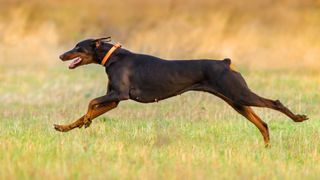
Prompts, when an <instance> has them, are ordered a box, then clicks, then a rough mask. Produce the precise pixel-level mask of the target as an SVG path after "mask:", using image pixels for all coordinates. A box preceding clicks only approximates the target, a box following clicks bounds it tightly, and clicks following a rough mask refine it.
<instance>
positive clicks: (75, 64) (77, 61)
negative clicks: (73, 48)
mask: <svg viewBox="0 0 320 180" xmlns="http://www.w3.org/2000/svg"><path fill="white" fill-rule="evenodd" d="M81 61H82V58H81V57H77V58H75V59H74V60H73V61H72V62H71V64H70V65H69V69H74V68H76V67H77V66H79V65H80V64H81Z"/></svg>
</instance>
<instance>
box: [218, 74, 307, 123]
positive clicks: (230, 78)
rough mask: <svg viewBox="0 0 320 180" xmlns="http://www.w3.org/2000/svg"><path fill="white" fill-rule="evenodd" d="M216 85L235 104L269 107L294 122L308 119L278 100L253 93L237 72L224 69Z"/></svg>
mask: <svg viewBox="0 0 320 180" xmlns="http://www.w3.org/2000/svg"><path fill="white" fill-rule="evenodd" d="M218 85H219V92H220V93H221V94H223V95H224V96H225V97H228V98H229V99H231V100H232V101H233V102H235V104H241V105H243V106H256V107H267V108H271V109H274V110H277V111H279V112H282V113H284V114H285V115H287V116H288V117H290V118H291V119H292V120H293V121H295V122H302V121H305V120H307V119H308V117H307V116H306V115H300V114H294V113H293V112H291V111H290V110H289V109H288V108H287V107H285V106H284V105H283V104H282V103H281V102H280V101H279V100H276V101H274V100H270V99H266V98H263V97H260V96H258V95H257V94H255V93H253V92H252V91H251V90H250V89H249V88H248V86H247V84H246V82H245V80H244V79H243V77H242V76H241V74H240V73H238V72H234V71H225V72H224V74H223V75H222V76H221V80H220V81H219V82H218Z"/></svg>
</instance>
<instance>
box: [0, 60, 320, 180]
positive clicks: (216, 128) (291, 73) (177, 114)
mask: <svg viewBox="0 0 320 180" xmlns="http://www.w3.org/2000/svg"><path fill="white" fill-rule="evenodd" d="M57 61H58V60H57ZM65 65H66V64H63V63H57V64H54V65H46V66H41V64H37V63H33V64H31V65H28V63H24V64H23V66H21V64H20V65H19V63H18V64H11V65H6V66H4V65H2V66H0V70H1V75H0V87H1V88H0V101H1V104H0V179H42V178H43V177H47V178H48V179H56V178H59V179H87V178H89V179H132V178H134V179H135V178H139V179H164V178H165V179H212V178H219V179H239V178H241V179H270V178H271V179H282V178H284V179H302V178H308V179H316V178H318V177H319V173H320V163H319V160H320V141H319V137H320V130H319V127H320V121H319V120H320V113H319V102H320V95H319V90H320V86H319V84H320V74H319V72H318V71H311V70H310V71H304V70H288V69H287V70H258V69H257V70H254V69H250V70H249V69H244V68H241V67H240V68H239V69H238V70H239V71H241V72H242V74H243V76H244V77H245V78H246V80H247V83H248V84H249V86H250V87H251V89H253V90H254V91H255V92H257V93H258V94H260V95H262V96H264V97H268V98H272V99H280V100H281V101H282V102H283V104H285V105H288V107H290V108H291V109H292V110H293V111H294V112H296V113H302V114H307V115H308V116H309V117H310V120H308V121H305V122H303V123H294V122H293V121H292V120H290V119H289V118H287V117H286V116H284V115H282V114H280V113H278V112H275V111H273V110H269V109H259V108H255V111H256V112H257V113H258V114H259V115H260V116H261V118H262V119H263V120H264V121H266V122H267V123H268V124H269V129H270V134H271V148H264V144H263V140H262V136H261V135H260V133H259V131H258V129H257V128H255V127H254V126H253V125H252V124H251V123H250V122H249V121H247V120H246V119H245V118H243V117H242V116H240V115H238V114H237V113H236V112H234V110H233V109H232V108H230V107H229V106H228V105H226V104H225V103H224V102H223V101H221V100H220V99H218V98H217V97H215V96H212V95H209V94H206V93H200V92H188V93H185V94H183V95H181V96H177V97H174V98H171V99H168V100H165V101H161V102H158V103H154V104H139V103H136V102H133V101H124V102H121V103H120V105H119V106H118V108H117V109H115V110H112V111H111V112H109V113H107V114H105V115H103V116H101V117H99V118H97V119H95V120H94V121H93V123H92V125H91V126H90V127H89V128H87V129H75V130H73V131H71V132H68V133H61V132H57V131H55V130H54V129H53V124H54V123H69V122H71V121H74V120H76V119H77V118H78V117H80V116H81V115H83V114H84V113H85V112H86V108H87V104H88V102H89V101H90V99H93V98H95V97H97V96H100V95H103V94H104V93H105V92H106V84H107V78H106V76H105V75H104V70H103V68H101V67H99V66H94V65H90V66H86V67H81V68H78V69H76V70H73V71H69V70H68V69H67V68H66V67H65ZM243 67H244V66H243Z"/></svg>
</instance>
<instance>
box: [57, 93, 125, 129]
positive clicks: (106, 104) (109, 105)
mask: <svg viewBox="0 0 320 180" xmlns="http://www.w3.org/2000/svg"><path fill="white" fill-rule="evenodd" d="M126 99H128V98H125V97H122V96H117V95H116V94H114V93H110V94H107V95H105V96H101V97H98V98H96V99H93V100H92V101H90V103H89V107H88V112H87V114H85V115H84V116H82V117H81V118H80V119H78V120H77V121H75V122H73V123H71V124H68V125H54V128H55V129H56V130H57V131H61V132H67V131H70V130H71V129H74V128H76V127H78V128H81V127H82V126H83V125H85V127H89V126H90V124H91V121H92V120H93V119H94V118H96V117H98V116H100V115H101V114H103V113H105V112H107V111H109V110H111V109H113V108H115V107H117V105H118V103H119V102H120V101H121V100H126Z"/></svg>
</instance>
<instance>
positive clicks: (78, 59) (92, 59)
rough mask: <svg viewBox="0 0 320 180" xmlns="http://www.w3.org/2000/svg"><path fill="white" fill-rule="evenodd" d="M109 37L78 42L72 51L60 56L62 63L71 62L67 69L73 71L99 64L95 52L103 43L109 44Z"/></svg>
mask: <svg viewBox="0 0 320 180" xmlns="http://www.w3.org/2000/svg"><path fill="white" fill-rule="evenodd" d="M110 40H111V38H110V37H107V38H99V39H87V40H84V41H81V42H79V43H78V44H77V45H76V46H75V47H74V48H73V49H71V50H70V51H67V52H65V53H63V54H62V55H60V59H61V60H62V61H69V60H73V61H72V62H71V64H70V65H69V69H75V68H76V67H79V66H82V65H86V64H91V63H99V62H98V61H99V60H98V59H97V57H96V50H97V48H99V46H100V45H101V44H102V43H103V42H109V41H110Z"/></svg>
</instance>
